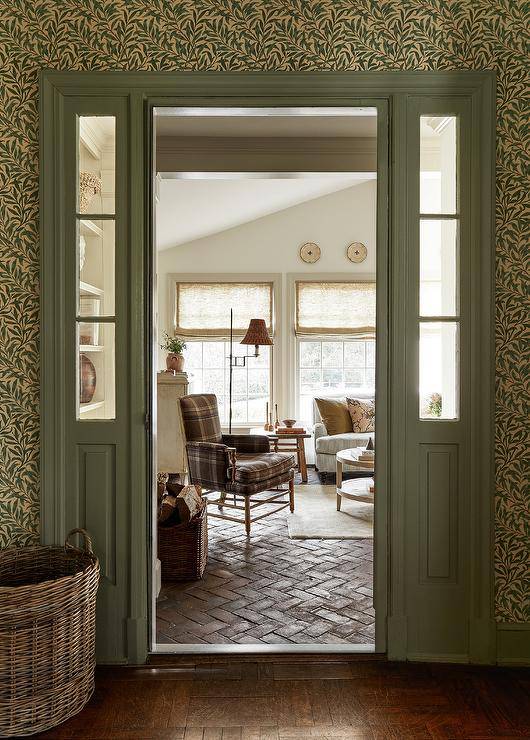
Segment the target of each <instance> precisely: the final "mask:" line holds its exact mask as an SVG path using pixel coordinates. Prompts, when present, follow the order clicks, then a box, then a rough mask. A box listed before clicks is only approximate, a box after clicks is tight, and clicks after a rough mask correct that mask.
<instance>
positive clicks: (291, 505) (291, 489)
mask: <svg viewBox="0 0 530 740" xmlns="http://www.w3.org/2000/svg"><path fill="white" fill-rule="evenodd" d="M289 509H290V511H291V514H292V513H293V511H294V478H291V480H290V481H289Z"/></svg>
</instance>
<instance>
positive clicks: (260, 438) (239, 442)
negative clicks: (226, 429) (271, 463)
mask: <svg viewBox="0 0 530 740" xmlns="http://www.w3.org/2000/svg"><path fill="white" fill-rule="evenodd" d="M223 442H224V444H226V445H228V446H229V447H235V448H236V451H237V452H242V453H244V452H247V453H252V452H270V451H271V446H270V442H269V438H268V437H267V436H266V435H265V434H223Z"/></svg>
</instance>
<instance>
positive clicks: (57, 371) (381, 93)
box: [40, 71, 495, 663]
mask: <svg viewBox="0 0 530 740" xmlns="http://www.w3.org/2000/svg"><path fill="white" fill-rule="evenodd" d="M494 87H495V78H494V74H493V73H492V72H473V71H465V72H423V71H418V72H398V71H396V72H307V73H305V72H302V73H287V72H237V73H234V72H197V73H195V72H175V73H172V72H57V71H43V72H42V74H41V103H40V114H41V180H40V184H41V190H40V192H41V201H40V209H41V286H42V309H41V338H42V341H41V359H42V381H41V388H42V392H41V445H42V446H41V480H42V487H41V512H42V514H41V516H42V527H41V536H42V541H43V542H47V543H49V542H58V541H61V539H62V537H63V535H64V527H63V522H64V511H65V505H66V500H67V474H66V473H67V465H66V460H65V455H64V449H65V444H64V433H63V428H64V427H63V420H64V418H65V413H66V411H65V408H64V391H63V389H64V383H65V376H64V368H63V367H62V366H61V363H60V362H59V361H58V358H59V357H61V356H63V354H64V351H65V347H64V343H65V316H64V303H63V291H64V286H61V285H60V283H61V274H62V273H61V272H60V269H59V266H60V265H61V264H62V260H63V255H64V254H65V239H64V228H63V219H64V213H63V210H62V203H63V201H64V190H65V187H67V184H66V183H64V182H63V181H62V178H61V173H62V172H63V170H64V162H63V161H62V160H63V154H62V150H61V146H59V145H58V142H60V141H61V140H62V135H63V130H62V126H63V113H64V101H65V99H66V98H69V97H77V98H82V97H86V98H94V99H96V98H98V99H103V98H106V97H108V98H118V97H119V98H122V99H123V98H126V100H127V107H128V120H129V152H128V155H129V156H128V159H129V161H128V163H127V166H128V172H129V183H130V185H129V224H128V227H129V242H130V243H129V249H130V261H131V265H130V267H131V269H130V275H131V285H130V286H129V287H130V293H129V311H128V320H129V326H128V342H129V344H128V346H129V348H130V354H129V356H128V357H127V358H123V360H122V362H123V366H124V367H127V372H129V373H130V408H129V414H130V419H131V423H130V430H129V435H128V442H127V445H128V459H129V460H130V461H131V462H130V465H131V469H130V491H129V495H128V501H129V512H128V513H129V521H128V525H127V530H128V532H127V534H128V536H127V540H128V543H127V545H128V546H127V552H128V556H129V562H130V568H129V573H128V576H127V584H126V588H127V593H128V608H127V614H126V615H121V616H120V618H123V619H124V632H125V639H124V647H123V651H122V653H123V654H122V658H121V659H122V660H123V661H128V662H131V663H141V662H144V661H145V659H146V657H147V651H148V634H147V625H148V603H149V597H148V587H149V577H150V576H149V574H148V556H149V543H148V525H149V520H150V510H149V504H148V501H147V498H148V497H146V490H148V488H147V487H148V485H149V483H148V473H147V471H148V470H149V460H148V445H147V435H146V426H145V414H146V413H147V412H148V410H149V408H148V377H149V369H150V368H149V362H150V360H149V356H148V355H149V353H148V349H147V337H148V331H149V321H150V318H149V315H148V306H147V304H148V300H147V298H148V296H149V283H148V279H149V274H148V272H149V271H148V253H149V246H148V245H149V243H150V242H149V240H150V229H149V215H148V214H149V208H150V195H149V179H150V178H149V170H148V164H149V162H150V156H151V152H150V142H149V127H148V115H149V110H150V108H151V107H152V106H154V105H167V104H171V101H173V103H174V102H175V101H177V102H178V105H179V106H189V105H193V106H202V105H204V106H208V105H210V106H211V105H220V104H221V101H223V104H227V105H232V106H237V105H241V106H249V105H259V106H274V105H277V106H278V105H280V106H281V105H292V106H304V105H305V106H319V105H328V106H329V105H337V106H344V105H350V104H351V101H358V100H363V99H364V100H370V101H371V104H373V103H374V102H375V103H376V104H377V103H378V104H379V105H380V106H381V110H383V109H384V108H385V107H386V106H388V112H389V125H390V132H391V139H390V142H389V143H390V148H389V151H388V152H385V151H384V149H381V150H379V155H380V156H383V157H384V160H385V162H388V166H389V171H390V172H389V175H390V177H389V178H388V181H387V182H385V181H384V180H385V178H384V176H382V177H381V178H380V180H381V182H380V183H378V197H381V198H385V197H386V195H388V212H387V213H384V214H381V215H380V218H379V221H378V240H379V241H380V243H381V240H382V239H384V240H385V241H386V239H387V235H388V254H387V256H388V264H387V265H385V264H384V262H385V255H384V254H383V255H382V260H381V263H382V267H384V269H385V272H384V274H382V275H380V274H379V266H378V283H379V287H381V286H382V287H383V289H384V287H385V285H386V281H387V280H388V295H389V302H388V305H387V306H382V305H381V303H380V302H378V325H379V326H380V327H383V331H384V327H385V326H387V330H388V337H387V338H388V343H385V346H388V350H389V357H388V361H389V362H388V365H389V372H388V375H387V374H386V368H384V369H383V368H382V367H381V365H382V363H381V362H380V363H379V366H380V367H379V370H378V378H377V380H378V392H379V393H382V397H383V401H384V398H385V395H386V398H387V399H388V414H386V417H387V419H388V422H389V423H388V427H387V436H388V448H387V455H385V454H384V446H385V444H384V442H385V441H384V440H382V441H381V440H380V439H379V435H378V460H379V461H381V460H382V459H383V460H384V459H385V457H386V458H387V461H388V465H386V466H385V465H384V462H380V465H381V466H382V467H383V468H386V475H387V477H388V480H389V481H390V480H391V481H392V491H391V496H390V494H389V497H388V500H387V501H385V499H384V496H383V497H382V498H383V502H384V504H383V507H380V511H383V509H384V507H385V506H387V508H388V516H386V512H385V521H383V519H382V518H381V517H380V518H379V520H378V522H377V523H376V527H377V532H378V541H380V540H381V539H382V538H381V534H382V533H383V534H384V533H385V530H386V529H387V523H388V531H387V532H386V534H387V535H388V537H387V538H385V546H386V541H387V540H388V542H389V545H390V547H389V549H388V551H387V552H385V554H384V558H383V559H381V558H378V562H377V564H376V568H377V579H378V594H377V596H376V598H377V599H378V610H379V612H380V616H379V620H381V619H382V620H383V622H384V621H385V620H386V621H387V635H388V642H387V652H388V655H389V657H390V658H392V659H406V658H407V655H408V651H407V610H408V611H410V608H411V605H410V604H407V602H406V573H405V543H404V532H405V526H404V525H405V522H404V503H405V500H406V490H405V460H404V455H403V444H402V443H403V439H404V434H405V425H404V418H405V404H404V399H403V396H402V394H400V393H396V392H395V389H396V388H399V387H404V382H403V379H404V377H405V375H404V374H405V373H406V371H407V357H406V353H405V349H404V343H403V342H401V341H400V340H399V338H400V337H401V336H404V332H405V331H406V329H407V326H406V317H405V313H404V304H405V301H404V300H403V296H402V294H401V293H400V289H401V291H402V286H404V285H405V284H406V280H405V278H406V275H407V249H406V240H407V218H406V180H405V177H406V174H405V173H406V167H407V155H406V114H407V100H408V98H409V96H432V95H433V94H434V95H436V96H437V97H444V96H453V97H454V96H463V97H466V98H469V99H470V100H471V106H472V119H473V132H474V134H475V135H474V136H473V137H472V147H473V154H472V156H473V160H474V163H475V164H476V165H477V171H475V173H474V178H473V187H472V194H471V197H472V210H473V214H474V216H473V218H474V221H473V224H472V228H473V231H474V240H475V243H476V244H477V245H480V256H481V259H479V260H478V261H476V263H475V264H476V266H477V271H478V272H477V275H478V282H479V284H480V295H479V301H478V302H477V305H476V306H475V312H476V320H477V327H478V333H479V336H478V346H477V353H478V356H479V357H480V365H479V367H480V376H479V377H478V378H476V384H475V387H474V396H475V401H478V400H479V401H480V403H475V410H476V412H475V413H476V416H475V421H476V429H478V430H480V435H479V434H478V433H477V435H476V437H475V439H474V440H473V444H474V447H475V456H474V459H475V460H477V461H478V460H480V461H481V464H480V466H479V465H477V466H476V468H477V469H476V470H475V476H474V486H473V491H472V492H471V501H472V510H473V527H474V530H473V544H474V547H473V552H472V556H471V562H470V568H471V571H472V574H473V578H474V579H476V582H477V583H478V586H477V589H476V590H475V592H474V594H473V602H472V605H471V608H470V627H471V629H470V634H471V635H472V639H471V647H470V652H469V659H472V660H474V661H477V662H491V661H492V660H495V627H494V622H493V603H492V598H493V585H492V582H493V568H492V565H493V561H492V552H493V550H492V533H493V508H492V505H493V480H494V479H493V459H492V447H493V444H492V440H493V408H494V405H493V393H494V384H493V379H494V365H493V358H494V354H493V296H494V283H493V279H494V276H493V264H494V262H493V234H494V221H493V219H494V207H493V206H494V155H495V152H494V119H495V116H494V100H495V98H494ZM383 125H384V124H383V117H381V119H380V126H383ZM378 133H380V134H382V133H384V132H383V130H382V129H381V128H380V129H379V131H378ZM379 139H380V140H383V139H384V140H385V143H386V138H385V137H383V136H380V137H379ZM378 145H379V142H378ZM378 248H379V244H378ZM378 262H379V254H378ZM382 311H384V314H383V315H381V312H382ZM383 331H382V332H381V334H383ZM378 341H379V339H378ZM382 341H383V337H382V339H381V342H382ZM385 342H386V339H385ZM137 348H142V349H141V352H142V353H143V358H142V359H143V362H140V361H139V352H138V349H137ZM378 351H380V346H378ZM478 364H479V363H477V365H478ZM385 375H386V377H385ZM381 389H382V390H381ZM383 405H384V404H383ZM378 406H379V409H380V408H381V404H380V403H379V404H378ZM378 419H379V420H378V427H379V428H382V426H381V424H382V422H381V420H380V417H379V415H378ZM383 428H384V427H383ZM380 445H381V446H382V447H383V455H381V448H380ZM485 461H488V463H487V464H485ZM386 572H388V584H387V583H386V580H387V579H386V576H385V573H386ZM383 580H384V581H385V584H384V589H383V593H379V585H380V584H381V583H382V582H383ZM387 595H388V609H386V608H385V609H384V612H383V603H384V602H385V601H386V598H387ZM387 612H388V617H387V616H386V614H387ZM381 614H383V617H381ZM475 628H476V629H475ZM378 629H379V630H381V629H383V630H384V624H383V625H382V626H381V625H379V627H378ZM429 657H431V658H432V657H436V656H429Z"/></svg>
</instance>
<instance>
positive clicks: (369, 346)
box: [366, 339, 375, 367]
mask: <svg viewBox="0 0 530 740" xmlns="http://www.w3.org/2000/svg"><path fill="white" fill-rule="evenodd" d="M366 367H375V339H369V340H368V341H367V342H366Z"/></svg>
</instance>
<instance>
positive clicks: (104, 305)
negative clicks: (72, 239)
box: [77, 219, 115, 316]
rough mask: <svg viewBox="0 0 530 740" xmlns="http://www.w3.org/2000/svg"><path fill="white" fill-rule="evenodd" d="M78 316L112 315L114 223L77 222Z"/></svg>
mask: <svg viewBox="0 0 530 740" xmlns="http://www.w3.org/2000/svg"><path fill="white" fill-rule="evenodd" d="M77 264H78V267H79V306H78V311H79V316H114V284H115V278H114V276H115V269H114V221H88V220H85V219H83V220H82V221H79V223H78V234H77Z"/></svg>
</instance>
